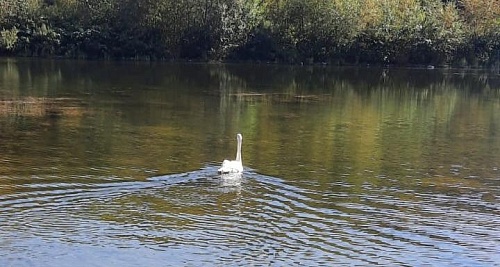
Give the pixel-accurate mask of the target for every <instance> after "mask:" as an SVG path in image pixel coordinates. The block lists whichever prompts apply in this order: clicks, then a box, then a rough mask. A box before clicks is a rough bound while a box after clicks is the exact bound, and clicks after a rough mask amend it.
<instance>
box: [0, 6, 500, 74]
mask: <svg viewBox="0 0 500 267" xmlns="http://www.w3.org/2000/svg"><path fill="white" fill-rule="evenodd" d="M0 56H22V57H50V58H75V59H118V60H120V59H124V60H153V61H184V60H186V61H191V60H193V61H227V62H234V61H237V62H270V63H289V64H337V65H357V64H379V65H382V64H384V65H389V64H390V65H424V66H427V65H430V66H444V65H446V66H456V67H469V66H471V67H489V68H495V69H499V68H500V1H484V0H385V1H379V0H308V1H303V0H156V1H151V0H22V1H21V0H0Z"/></svg>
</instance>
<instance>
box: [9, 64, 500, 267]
mask: <svg viewBox="0 0 500 267" xmlns="http://www.w3.org/2000/svg"><path fill="white" fill-rule="evenodd" d="M238 132H241V133H242V134H243V138H244V140H243V160H244V166H245V168H246V171H245V173H244V174H243V175H242V176H241V177H221V176H218V175H217V174H216V170H217V168H218V165H219V164H220V162H221V161H222V160H223V159H224V158H233V157H234V156H235V152H236V151H235V150H236V140H235V135H236V133H238ZM499 193H500V77H499V75H498V74H488V73H486V72H481V71H464V70H418V69H400V70H397V69H385V70H384V69H377V68H365V69H362V68H361V69H360V68H330V67H316V68H308V67H288V66H266V65H259V66H242V65H201V64H184V65H183V64H148V63H106V62H76V61H43V60H36V61H29V60H21V59H17V60H15V59H0V266H343V265H345V266H356V265H359V266H373V265H382V266H495V265H498V264H499V263H500V216H499V215H500V205H499V200H500V199H499Z"/></svg>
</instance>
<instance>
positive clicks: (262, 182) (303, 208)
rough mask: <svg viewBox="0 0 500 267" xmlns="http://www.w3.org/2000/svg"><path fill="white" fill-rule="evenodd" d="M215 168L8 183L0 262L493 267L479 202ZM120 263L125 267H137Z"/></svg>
mask: <svg viewBox="0 0 500 267" xmlns="http://www.w3.org/2000/svg"><path fill="white" fill-rule="evenodd" d="M215 170H216V169H215V167H212V166H207V167H206V168H203V169H201V170H199V171H194V172H188V173H182V174H173V175H163V176H156V177H152V178H150V179H148V180H146V181H127V179H126V178H121V179H120V178H119V177H101V176H97V175H96V176H87V177H85V179H83V177H78V179H75V182H62V181H60V179H54V178H53V177H42V176H40V177H29V178H26V177H9V178H8V179H10V180H13V179H15V180H16V181H18V183H16V184H14V185H12V186H10V187H9V188H8V190H3V191H2V192H4V193H3V194H1V195H0V213H1V215H0V226H1V230H0V237H1V240H2V241H0V247H2V248H3V249H2V250H0V254H2V255H3V256H6V255H7V254H9V255H16V254H18V255H25V254H23V253H24V252H23V251H25V250H26V249H28V247H29V246H33V242H35V244H39V245H42V246H47V245H48V244H52V246H53V247H52V248H51V247H50V246H48V247H46V248H43V247H42V248H41V249H40V250H39V251H35V252H33V251H32V252H31V253H32V254H34V255H32V256H33V257H34V258H43V255H51V253H49V252H48V251H47V250H49V249H53V248H54V247H57V248H58V247H62V248H63V250H62V252H61V253H62V254H61V257H62V258H63V259H64V258H66V260H67V261H68V262H70V259H72V258H71V257H69V258H68V257H66V256H67V255H65V254H64V253H68V255H71V252H70V251H71V249H69V248H68V247H75V246H76V247H81V246H93V247H97V248H106V247H116V248H120V249H123V250H128V249H137V248H138V247H144V248H148V250H147V251H142V252H143V253H149V256H150V257H151V259H155V258H156V259H157V258H164V257H166V256H165V255H169V257H173V258H170V259H169V260H170V261H169V262H176V263H183V262H189V259H186V258H184V257H183V256H182V254H184V255H185V254H192V255H197V256H196V262H198V263H200V264H204V265H207V264H208V265H255V266H264V265H266V266H267V265H273V266H283V265H292V266H303V265H308V266H331V265H332V264H335V263H342V264H346V265H398V266H413V265H422V264H423V265H426V264H429V265H434V264H438V265H440V264H449V263H450V262H451V263H453V264H454V265H457V266H468V265H479V266H480V265H484V266H487V265H492V264H493V263H495V262H498V256H495V255H499V254H498V244H499V243H500V235H499V234H498V232H497V229H499V228H500V220H499V219H498V216H497V215H498V207H497V206H496V204H495V203H491V202H485V201H482V199H481V195H480V194H476V195H462V196H459V197H455V196H449V195H443V194H435V193H429V194H426V193H416V192H413V191H411V190H405V191H403V190H399V189H396V188H390V187H381V188H377V187H374V186H370V185H364V186H363V187H362V189H361V190H359V191H357V192H355V193H354V192H350V190H351V189H352V187H350V186H344V183H342V182H336V183H335V184H334V187H330V189H328V190H325V189H324V188H322V187H321V186H318V185H317V184H314V183H312V182H307V184H306V185H296V184H291V183H288V182H287V181H285V180H282V179H280V178H277V177H271V176H265V175H262V174H258V173H255V172H253V171H251V170H248V171H247V172H246V173H245V174H244V175H243V176H242V177H220V176H218V175H215V174H214V173H215ZM2 179H3V180H4V181H6V180H8V179H7V178H6V177H3V178H2ZM69 180H71V179H69ZM19 181H22V182H19ZM85 181H87V182H85ZM347 185H348V184H347ZM2 188H3V189H5V188H7V187H6V184H4V185H3V187H2ZM466 203H467V204H468V205H465V204H466ZM13 233H22V234H20V235H15V236H14V235H13ZM27 244H28V245H27ZM6 247H9V249H8V250H5V248H6ZM88 251H89V252H88V253H91V252H90V251H92V250H88ZM102 251H104V250H103V249H100V252H102ZM179 252H182V253H181V254H179ZM92 253H93V252H92ZM115 253H116V251H115ZM11 259H12V257H11ZM127 259H128V261H127V262H126V264H125V265H134V263H138V261H134V259H133V258H132V259H129V258H127ZM0 262H1V260H0ZM10 262H13V261H10ZM41 262H43V261H41ZM86 262H87V263H88V261H82V266H83V265H84V264H85V263H86ZM153 262H154V260H153ZM123 263H124V262H119V263H118V262H117V263H115V264H113V263H110V264H108V265H117V266H118V265H120V266H121V265H123ZM141 263H143V261H141ZM33 265H37V264H33ZM40 265H43V264H40Z"/></svg>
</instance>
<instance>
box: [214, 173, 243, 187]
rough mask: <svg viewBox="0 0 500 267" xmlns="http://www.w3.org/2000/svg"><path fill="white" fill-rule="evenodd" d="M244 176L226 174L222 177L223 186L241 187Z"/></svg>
mask: <svg viewBox="0 0 500 267" xmlns="http://www.w3.org/2000/svg"><path fill="white" fill-rule="evenodd" d="M242 177H243V176H242V174H241V173H239V172H237V173H224V174H221V175H220V184H221V186H227V187H240V186H241V181H242Z"/></svg>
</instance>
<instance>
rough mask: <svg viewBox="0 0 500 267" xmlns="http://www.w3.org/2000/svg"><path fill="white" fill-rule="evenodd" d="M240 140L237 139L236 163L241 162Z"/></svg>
mask: <svg viewBox="0 0 500 267" xmlns="http://www.w3.org/2000/svg"><path fill="white" fill-rule="evenodd" d="M241 142H242V140H241V138H238V150H236V161H240V162H241Z"/></svg>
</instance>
